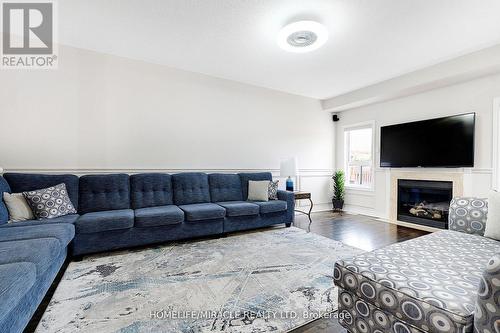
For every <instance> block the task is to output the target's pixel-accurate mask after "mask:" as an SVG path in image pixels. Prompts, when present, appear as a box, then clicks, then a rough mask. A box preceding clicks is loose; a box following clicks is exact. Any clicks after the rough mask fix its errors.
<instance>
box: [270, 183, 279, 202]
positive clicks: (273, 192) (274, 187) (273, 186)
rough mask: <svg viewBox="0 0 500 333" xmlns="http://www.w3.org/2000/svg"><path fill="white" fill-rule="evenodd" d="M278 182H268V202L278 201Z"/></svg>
mask: <svg viewBox="0 0 500 333" xmlns="http://www.w3.org/2000/svg"><path fill="white" fill-rule="evenodd" d="M279 182H280V181H279V180H276V181H272V180H271V181H270V182H269V187H268V190H267V191H268V196H269V200H278V183H279Z"/></svg>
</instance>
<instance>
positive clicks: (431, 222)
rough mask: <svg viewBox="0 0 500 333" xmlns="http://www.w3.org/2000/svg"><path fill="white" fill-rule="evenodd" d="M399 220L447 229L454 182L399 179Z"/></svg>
mask: <svg viewBox="0 0 500 333" xmlns="http://www.w3.org/2000/svg"><path fill="white" fill-rule="evenodd" d="M397 194H398V200H397V218H398V220H399V221H404V222H410V223H415V224H420V225H424V226H429V227H434V228H440V229H447V228H448V212H449V208H450V201H451V199H452V196H453V182H451V181H435V180H413V179H398V189H397Z"/></svg>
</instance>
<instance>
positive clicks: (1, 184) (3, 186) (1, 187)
mask: <svg viewBox="0 0 500 333" xmlns="http://www.w3.org/2000/svg"><path fill="white" fill-rule="evenodd" d="M4 192H6V193H11V191H10V186H9V184H8V183H7V181H6V180H5V178H3V177H2V176H0V225H2V224H5V223H7V221H8V220H9V211H8V210H7V206H5V203H4V202H3V193H4Z"/></svg>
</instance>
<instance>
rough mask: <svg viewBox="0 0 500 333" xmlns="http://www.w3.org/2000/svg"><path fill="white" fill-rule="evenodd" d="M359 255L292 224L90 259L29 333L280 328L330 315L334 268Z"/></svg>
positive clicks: (257, 332) (71, 273)
mask: <svg viewBox="0 0 500 333" xmlns="http://www.w3.org/2000/svg"><path fill="white" fill-rule="evenodd" d="M362 252H363V251H362V250H359V249H357V248H353V247H350V246H347V245H345V244H343V243H341V242H338V241H334V240H331V239H328V238H324V237H321V236H318V235H315V234H312V233H306V232H305V231H303V230H301V229H298V228H293V227H292V228H282V229H281V228H280V229H270V230H269V229H268V230H264V231H258V232H251V233H244V234H239V235H234V236H229V237H227V238H220V239H213V240H205V241H198V242H188V243H178V244H174V245H168V246H161V247H156V248H150V249H145V250H137V251H123V252H117V253H112V254H110V255H101V256H91V257H87V258H85V259H84V260H83V261H81V262H72V263H71V264H70V265H69V266H68V268H67V270H66V272H65V274H64V276H63V278H62V281H61V282H60V284H59V286H58V287H57V290H56V292H55V294H54V297H53V298H52V300H51V302H50V304H49V306H48V308H47V310H46V312H45V314H44V315H43V318H42V320H41V322H40V324H39V325H38V328H37V332H61V333H62V332H72V333H73V332H96V333H97V332H99V333H104V332H121V333H136V332H169V333H170V332H182V333H187V332H189V333H198V332H231V333H234V332H242V333H264V332H286V331H288V330H291V329H293V328H296V327H299V326H301V325H303V324H305V323H307V322H310V321H311V320H313V319H316V318H318V316H321V315H324V314H326V313H329V312H332V311H335V310H336V309H337V290H336V288H335V287H334V285H333V281H332V274H333V266H334V263H335V261H336V260H337V259H339V258H342V257H349V256H354V255H357V254H360V253H362Z"/></svg>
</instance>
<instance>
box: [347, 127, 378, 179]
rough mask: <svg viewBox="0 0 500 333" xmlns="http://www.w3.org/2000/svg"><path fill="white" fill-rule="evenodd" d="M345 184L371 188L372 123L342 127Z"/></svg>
mask: <svg viewBox="0 0 500 333" xmlns="http://www.w3.org/2000/svg"><path fill="white" fill-rule="evenodd" d="M344 145H345V146H344V151H345V154H346V155H345V163H346V165H345V175H346V186H348V187H358V188H367V189H371V188H373V124H366V125H359V126H352V127H346V128H345V129H344Z"/></svg>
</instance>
